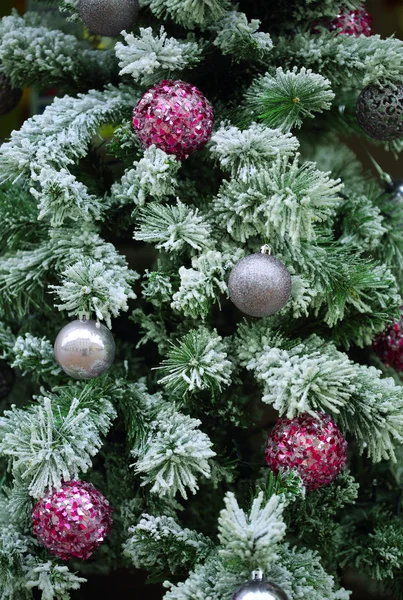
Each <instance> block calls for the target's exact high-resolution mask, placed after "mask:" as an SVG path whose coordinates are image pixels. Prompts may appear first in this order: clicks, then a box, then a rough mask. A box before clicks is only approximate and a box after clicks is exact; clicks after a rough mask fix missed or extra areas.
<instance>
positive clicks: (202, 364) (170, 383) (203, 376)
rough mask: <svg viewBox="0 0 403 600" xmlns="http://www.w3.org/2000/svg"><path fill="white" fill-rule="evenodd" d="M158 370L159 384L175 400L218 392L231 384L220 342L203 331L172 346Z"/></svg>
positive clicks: (200, 330)
mask: <svg viewBox="0 0 403 600" xmlns="http://www.w3.org/2000/svg"><path fill="white" fill-rule="evenodd" d="M159 368H160V370H161V372H162V374H163V377H162V378H161V379H160V380H159V382H160V383H161V384H162V385H164V386H165V387H166V388H167V389H168V390H170V391H172V392H173V393H174V394H178V396H183V395H185V394H187V393H193V392H196V391H199V390H205V389H208V390H210V391H211V392H214V391H220V390H221V388H222V387H225V386H227V385H229V384H230V383H231V371H232V365H231V362H230V361H229V360H228V358H227V352H226V351H225V346H224V344H223V342H222V338H221V337H220V336H219V335H218V334H217V332H216V331H210V330H208V329H207V328H205V327H199V329H194V330H192V331H189V333H187V334H186V335H185V336H183V337H182V338H181V339H180V340H179V341H178V343H176V344H175V343H173V342H172V343H171V347H170V350H169V352H168V357H167V358H166V359H165V360H164V361H163V362H162V365H161V367H159Z"/></svg>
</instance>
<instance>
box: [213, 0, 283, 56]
mask: <svg viewBox="0 0 403 600" xmlns="http://www.w3.org/2000/svg"><path fill="white" fill-rule="evenodd" d="M259 26H260V21H259V20H258V19H252V20H251V21H250V22H249V21H248V18H247V16H246V15H245V14H244V13H241V12H238V11H229V12H227V14H226V15H225V17H224V18H223V19H222V20H221V21H219V23H218V25H217V26H216V28H217V29H218V31H217V36H216V38H215V40H214V45H215V46H218V48H220V50H221V51H222V53H223V54H230V55H231V56H232V57H233V59H234V61H236V62H239V61H241V60H248V61H250V60H254V59H255V60H264V59H265V58H266V57H267V54H268V53H269V52H270V50H271V49H272V46H273V42H272V41H271V37H270V35H269V34H268V33H264V32H262V31H258V29H259Z"/></svg>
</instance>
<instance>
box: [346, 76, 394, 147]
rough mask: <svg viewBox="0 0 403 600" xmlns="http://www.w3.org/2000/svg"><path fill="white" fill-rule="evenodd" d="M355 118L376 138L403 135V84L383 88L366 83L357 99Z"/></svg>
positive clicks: (381, 138) (386, 138) (383, 139)
mask: <svg viewBox="0 0 403 600" xmlns="http://www.w3.org/2000/svg"><path fill="white" fill-rule="evenodd" d="M356 114H357V120H358V123H359V124H360V126H361V127H362V129H363V130H364V131H365V133H367V134H368V135H369V136H371V137H372V138H374V139H376V140H382V141H388V140H397V139H399V138H402V137H403V86H401V85H399V86H396V87H395V88H392V86H390V85H386V86H384V87H383V88H381V87H378V86H376V85H372V84H371V85H368V86H367V87H366V88H364V89H363V90H362V92H361V94H360V95H359V97H358V100H357V107H356Z"/></svg>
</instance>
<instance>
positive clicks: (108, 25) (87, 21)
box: [78, 0, 139, 36]
mask: <svg viewBox="0 0 403 600" xmlns="http://www.w3.org/2000/svg"><path fill="white" fill-rule="evenodd" d="M78 10H79V12H80V17H81V20H82V22H83V23H84V25H86V26H87V27H88V29H89V30H90V31H92V33H96V34H97V35H107V36H114V35H119V33H120V32H121V31H123V30H126V31H130V29H131V28H132V27H133V24H134V21H135V20H136V18H137V15H138V12H139V3H138V0H80V1H79V3H78Z"/></svg>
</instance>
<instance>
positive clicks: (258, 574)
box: [252, 567, 264, 581]
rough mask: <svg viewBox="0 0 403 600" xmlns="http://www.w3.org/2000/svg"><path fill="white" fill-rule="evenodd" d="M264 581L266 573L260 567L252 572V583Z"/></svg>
mask: <svg viewBox="0 0 403 600" xmlns="http://www.w3.org/2000/svg"><path fill="white" fill-rule="evenodd" d="M263 579H264V573H263V571H262V569H261V568H260V567H259V569H256V571H252V581H263Z"/></svg>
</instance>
